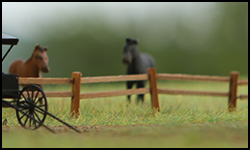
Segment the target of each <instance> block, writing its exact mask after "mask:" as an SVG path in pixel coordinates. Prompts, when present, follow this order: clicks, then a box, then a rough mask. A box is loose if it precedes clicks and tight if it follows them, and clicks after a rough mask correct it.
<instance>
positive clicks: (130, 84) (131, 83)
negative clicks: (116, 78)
mask: <svg viewBox="0 0 250 150" xmlns="http://www.w3.org/2000/svg"><path fill="white" fill-rule="evenodd" d="M133 84H134V81H127V89H131V88H132V87H133ZM130 97H131V95H127V98H128V99H127V100H128V102H129V103H131V99H130Z"/></svg>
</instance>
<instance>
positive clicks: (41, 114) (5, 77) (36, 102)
mask: <svg viewBox="0 0 250 150" xmlns="http://www.w3.org/2000/svg"><path fill="white" fill-rule="evenodd" d="M18 41H19V39H18V38H16V37H13V36H10V35H7V34H4V33H2V45H10V48H9V49H8V50H7V52H6V53H5V55H4V56H3V58H2V62H3V60H4V59H5V58H6V56H7V55H8V53H9V52H10V50H11V49H12V47H13V46H14V45H17V43H18ZM2 107H10V108H14V109H15V110H16V117H17V120H18V122H19V124H20V125H21V126H22V127H24V128H27V129H37V128H38V127H40V126H44V127H45V128H47V129H48V130H50V131H52V132H54V131H53V130H52V129H50V128H49V127H47V126H46V125H44V121H45V118H46V116H47V115H49V116H51V117H53V118H54V119H56V120H58V121H60V122H61V123H63V124H65V125H66V126H68V127H70V128H72V129H73V130H75V131H77V132H80V131H79V130H77V129H76V128H74V127H72V126H70V125H69V124H67V123H66V122H64V121H62V120H60V119H59V118H57V117H55V116H54V115H52V114H51V113H49V112H48V111H47V109H48V103H47V99H46V95H45V93H44V91H43V90H42V89H41V88H40V87H39V86H37V85H35V84H30V85H27V86H25V87H24V88H23V89H22V90H19V83H18V75H17V74H5V73H3V72H2Z"/></svg>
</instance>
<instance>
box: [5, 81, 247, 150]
mask: <svg viewBox="0 0 250 150" xmlns="http://www.w3.org/2000/svg"><path fill="white" fill-rule="evenodd" d="M158 87H159V88H171V89H189V90H190V89H192V90H205V91H228V84H227V83H198V82H176V81H175V82H174V81H164V82H160V83H159V84H158ZM124 88H125V85H124V83H102V84H96V83H95V84H85V85H82V88H81V92H82V93H83V92H97V91H109V90H120V89H124ZM44 89H45V91H54V90H57V91H70V89H71V87H70V86H64V85H52V86H51V85H50V86H49V85H45V87H44ZM246 93H248V87H247V86H244V87H240V88H239V91H238V94H246ZM135 99H136V95H133V96H132V100H134V101H133V102H132V103H131V104H130V105H128V104H127V102H126V96H117V97H107V98H94V99H83V100H81V103H80V117H79V118H78V119H71V118H70V114H69V112H70V98H48V102H49V112H51V113H52V114H54V115H56V116H58V117H59V118H61V119H63V120H64V121H66V122H68V123H69V124H71V125H75V126H76V127H77V128H78V129H80V130H81V131H82V133H80V134H78V133H75V132H74V131H73V130H70V129H67V127H64V126H62V124H61V123H59V122H58V121H56V120H54V119H53V118H50V117H48V118H46V121H45V124H46V125H49V126H50V127H51V128H53V129H55V130H56V131H57V132H58V133H57V134H53V133H50V132H48V131H47V130H46V129H44V128H43V127H40V128H39V129H37V130H35V131H28V130H25V129H22V128H21V127H19V125H18V123H17V119H16V116H15V110H13V109H9V108H5V109H2V120H3V119H4V118H7V119H8V125H7V126H3V127H2V128H3V129H2V130H3V132H2V147H248V101H247V100H245V101H238V102H237V110H236V112H233V113H229V112H228V110H227V107H228V106H227V102H228V99H227V98H225V97H209V96H183V95H159V101H160V109H161V112H160V113H156V114H155V115H152V109H151V102H150V95H149V94H146V95H145V99H146V100H145V103H144V104H139V105H136V103H135Z"/></svg>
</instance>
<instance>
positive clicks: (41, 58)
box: [9, 44, 49, 88]
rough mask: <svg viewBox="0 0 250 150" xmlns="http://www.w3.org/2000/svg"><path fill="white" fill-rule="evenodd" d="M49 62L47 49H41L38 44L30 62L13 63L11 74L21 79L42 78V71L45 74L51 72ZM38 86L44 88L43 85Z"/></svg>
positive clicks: (18, 61)
mask: <svg viewBox="0 0 250 150" xmlns="http://www.w3.org/2000/svg"><path fill="white" fill-rule="evenodd" d="M48 62H49V57H48V55H47V47H40V45H38V44H37V45H36V46H35V49H34V52H33V53H32V55H31V57H30V58H29V59H28V60H26V61H23V60H20V59H17V60H15V61H14V62H12V63H11V65H10V68H9V73H11V74H18V76H19V77H42V75H41V73H40V71H42V72H44V73H48V72H49V66H48ZM22 86H25V85H22ZM38 86H40V87H41V88H43V87H42V85H38Z"/></svg>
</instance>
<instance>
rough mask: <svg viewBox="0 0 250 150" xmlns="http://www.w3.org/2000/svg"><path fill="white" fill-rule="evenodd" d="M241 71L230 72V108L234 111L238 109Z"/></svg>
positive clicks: (230, 110)
mask: <svg viewBox="0 0 250 150" xmlns="http://www.w3.org/2000/svg"><path fill="white" fill-rule="evenodd" d="M238 80H239V72H236V71H232V72H230V85H229V98H228V110H229V112H233V111H235V109H236V103H237V88H238Z"/></svg>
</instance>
